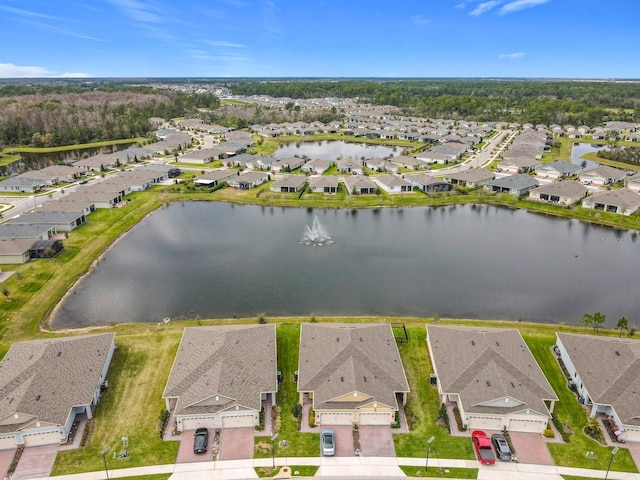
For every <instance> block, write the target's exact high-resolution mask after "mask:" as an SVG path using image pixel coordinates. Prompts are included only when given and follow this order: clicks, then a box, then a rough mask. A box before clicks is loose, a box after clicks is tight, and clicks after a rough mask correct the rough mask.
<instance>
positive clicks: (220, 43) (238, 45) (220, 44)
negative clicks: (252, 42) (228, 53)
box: [204, 40, 246, 48]
mask: <svg viewBox="0 0 640 480" xmlns="http://www.w3.org/2000/svg"><path fill="white" fill-rule="evenodd" d="M204 43H206V44H208V45H211V46H213V47H225V48H246V45H243V44H241V43H234V42H226V41H224V40H205V42H204Z"/></svg>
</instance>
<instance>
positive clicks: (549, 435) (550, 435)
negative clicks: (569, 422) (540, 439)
mask: <svg viewBox="0 0 640 480" xmlns="http://www.w3.org/2000/svg"><path fill="white" fill-rule="evenodd" d="M542 435H543V436H545V437H546V438H553V437H555V436H556V434H555V433H553V428H545V430H544V432H543V434H542Z"/></svg>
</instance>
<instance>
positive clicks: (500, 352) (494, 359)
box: [427, 325, 558, 417]
mask: <svg viewBox="0 0 640 480" xmlns="http://www.w3.org/2000/svg"><path fill="white" fill-rule="evenodd" d="M427 332H428V339H427V341H428V342H429V344H430V347H431V353H432V355H433V357H432V362H433V364H434V369H435V371H436V373H437V375H438V378H439V381H440V385H441V388H442V392H443V393H451V394H454V393H455V394H459V395H460V401H461V402H462V405H463V407H464V410H465V411H466V412H468V413H498V412H501V413H503V414H507V413H512V412H514V411H522V410H525V409H531V410H534V411H536V412H538V413H539V414H541V415H545V416H548V417H550V416H551V415H550V414H549V411H548V409H547V407H546V405H545V403H544V401H543V400H557V399H558V398H557V397H556V394H555V393H554V391H553V389H552V388H551V385H550V384H549V382H548V381H547V379H546V377H545V376H544V374H543V373H542V370H541V369H540V367H539V366H538V364H537V363H536V360H535V359H534V358H533V355H532V354H531V352H530V351H529V349H528V348H527V346H526V344H525V342H524V340H523V339H522V337H521V336H520V332H518V331H517V330H513V329H478V328H467V327H440V326H433V325H430V326H428V327H427ZM506 397H510V398H513V399H515V400H517V401H518V402H522V403H521V404H520V405H518V406H515V407H509V408H507V407H506V406H505V407H504V408H502V407H490V406H485V405H483V404H484V403H487V402H491V401H494V400H497V399H501V398H506ZM514 403H515V402H514Z"/></svg>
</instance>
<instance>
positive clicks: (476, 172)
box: [443, 168, 496, 188]
mask: <svg viewBox="0 0 640 480" xmlns="http://www.w3.org/2000/svg"><path fill="white" fill-rule="evenodd" d="M443 178H444V179H445V180H446V181H447V182H449V183H450V184H452V185H459V186H461V187H469V188H477V187H481V186H482V185H484V184H485V183H486V182H488V181H489V180H493V179H494V178H496V175H495V173H493V172H491V171H489V170H487V169H486V168H472V169H470V170H463V171H462V172H456V173H445V174H444V177H443Z"/></svg>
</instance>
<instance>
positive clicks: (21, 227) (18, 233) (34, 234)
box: [0, 221, 56, 241]
mask: <svg viewBox="0 0 640 480" xmlns="http://www.w3.org/2000/svg"><path fill="white" fill-rule="evenodd" d="M55 233H56V228H55V227H54V226H52V225H39V224H26V225H25V224H21V223H13V221H8V222H6V223H3V224H0V238H9V239H12V240H15V239H18V238H29V239H31V240H34V241H35V240H47V239H48V238H50V237H52V236H53V235H54V234H55Z"/></svg>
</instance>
